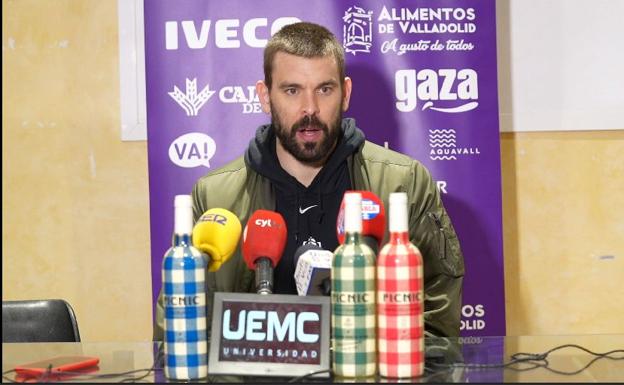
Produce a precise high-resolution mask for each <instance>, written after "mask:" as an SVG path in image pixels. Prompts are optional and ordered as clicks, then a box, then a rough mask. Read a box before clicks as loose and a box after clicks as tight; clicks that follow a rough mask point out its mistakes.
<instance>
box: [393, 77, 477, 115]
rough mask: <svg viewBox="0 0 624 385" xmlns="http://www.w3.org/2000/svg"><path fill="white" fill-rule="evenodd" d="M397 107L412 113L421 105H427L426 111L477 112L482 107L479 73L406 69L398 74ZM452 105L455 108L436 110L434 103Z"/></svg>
mask: <svg viewBox="0 0 624 385" xmlns="http://www.w3.org/2000/svg"><path fill="white" fill-rule="evenodd" d="M394 81H395V83H394V84H395V96H396V100H397V101H396V108H397V110H399V111H401V112H411V111H414V109H416V107H417V106H418V104H419V102H425V103H424V104H423V106H422V110H423V111H424V110H426V109H432V110H434V111H438V112H444V113H451V114H456V113H460V112H466V111H470V110H474V109H475V108H477V106H479V102H478V101H477V100H478V99H479V86H478V75H477V71H475V70H473V69H471V68H464V69H460V70H457V69H454V68H441V69H439V70H437V71H436V70H433V69H428V68H425V69H422V70H416V69H404V70H398V71H397V72H396V73H395V74H394ZM440 101H441V102H443V103H445V104H449V102H450V103H452V102H455V103H456V104H457V105H456V106H452V107H435V106H434V103H437V102H440Z"/></svg>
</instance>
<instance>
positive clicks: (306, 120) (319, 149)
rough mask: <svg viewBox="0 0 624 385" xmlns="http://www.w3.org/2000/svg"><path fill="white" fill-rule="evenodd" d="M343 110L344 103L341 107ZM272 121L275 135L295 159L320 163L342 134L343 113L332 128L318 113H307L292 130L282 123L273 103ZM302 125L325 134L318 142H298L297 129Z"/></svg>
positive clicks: (338, 115)
mask: <svg viewBox="0 0 624 385" xmlns="http://www.w3.org/2000/svg"><path fill="white" fill-rule="evenodd" d="M338 111H342V103H341V106H340V109H339V110H338ZM271 123H272V124H273V127H274V129H275V135H276V136H277V138H278V139H279V140H280V143H281V144H282V147H284V149H285V150H286V151H288V152H289V153H290V154H291V155H292V156H293V157H294V158H295V159H297V160H298V161H300V162H302V163H306V164H315V165H316V164H319V163H320V162H321V161H323V160H325V158H326V157H327V156H328V155H329V153H330V151H332V150H333V149H334V145H335V144H336V143H337V141H338V138H339V136H340V132H341V129H340V126H341V124H342V114H341V113H340V112H338V114H336V118H335V119H334V121H333V122H332V126H331V128H330V127H328V126H327V124H325V123H323V122H322V121H321V120H320V119H319V118H318V117H317V116H316V115H311V116H310V115H306V116H304V117H303V118H301V119H300V120H299V121H297V122H296V123H295V124H293V125H292V127H291V128H290V130H288V129H286V128H284V127H283V126H282V124H281V120H280V116H279V114H278V113H277V111H276V109H275V108H274V106H273V105H271ZM301 127H310V128H315V129H319V130H321V131H322V132H323V136H322V138H321V140H320V141H318V142H303V143H302V144H300V143H297V131H299V129H300V128H301Z"/></svg>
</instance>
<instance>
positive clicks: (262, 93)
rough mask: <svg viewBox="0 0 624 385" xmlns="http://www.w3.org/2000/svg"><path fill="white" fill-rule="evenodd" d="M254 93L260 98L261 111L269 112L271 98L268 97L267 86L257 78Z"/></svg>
mask: <svg viewBox="0 0 624 385" xmlns="http://www.w3.org/2000/svg"><path fill="white" fill-rule="evenodd" d="M256 95H258V99H259V100H260V105H261V106H262V111H264V113H265V114H270V113H271V99H270V98H269V87H267V85H266V84H265V83H264V80H258V81H257V82H256Z"/></svg>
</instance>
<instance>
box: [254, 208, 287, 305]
mask: <svg viewBox="0 0 624 385" xmlns="http://www.w3.org/2000/svg"><path fill="white" fill-rule="evenodd" d="M287 233H288V232H287V230H286V222H285V221H284V218H282V216H281V215H280V214H279V213H276V212H275V211H268V210H256V211H255V212H254V213H253V214H252V215H251V217H249V220H248V221H247V226H245V231H244V233H243V258H244V259H245V262H246V263H247V266H248V267H249V268H250V269H251V270H255V271H256V292H257V293H258V294H271V293H273V269H274V268H275V266H277V263H278V262H279V260H280V258H281V257H282V253H283V252H284V247H285V246H286V235H287Z"/></svg>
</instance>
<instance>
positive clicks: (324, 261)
mask: <svg viewBox="0 0 624 385" xmlns="http://www.w3.org/2000/svg"><path fill="white" fill-rule="evenodd" d="M333 256H334V253H332V252H331V251H328V250H323V249H322V248H320V247H319V246H318V245H315V244H313V243H308V244H306V245H303V246H301V247H299V248H298V249H297V251H295V255H294V257H293V262H294V264H295V283H296V285H297V293H298V294H299V295H302V296H303V295H324V296H329V295H330V293H331V262H332V258H333Z"/></svg>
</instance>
